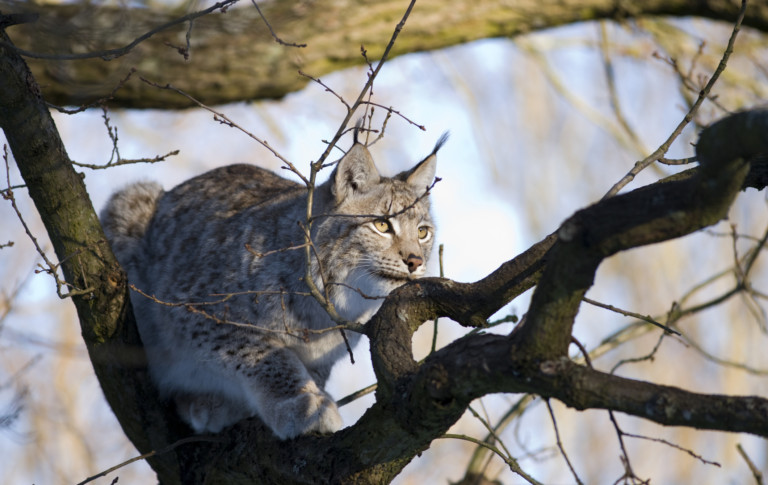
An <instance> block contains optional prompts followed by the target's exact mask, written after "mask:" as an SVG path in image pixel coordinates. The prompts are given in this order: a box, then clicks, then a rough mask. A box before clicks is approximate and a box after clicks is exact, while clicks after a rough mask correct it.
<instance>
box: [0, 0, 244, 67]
mask: <svg viewBox="0 0 768 485" xmlns="http://www.w3.org/2000/svg"><path fill="white" fill-rule="evenodd" d="M238 1H239V0H224V1H221V2H217V3H216V4H214V5H212V6H210V7H208V8H206V9H204V10H200V11H198V12H193V13H191V14H188V15H184V16H183V17H179V18H176V19H173V20H171V21H170V22H166V23H164V24H163V25H160V26H158V27H155V28H154V29H152V30H150V31H148V32H145V33H144V34H142V35H140V36H138V37H136V38H135V39H134V40H133V41H132V42H130V43H128V44H126V45H124V46H123V47H117V48H115V49H106V50H101V51H95V52H84V53H82V54H43V53H40V52H31V51H27V50H24V49H19V48H18V47H15V46H13V45H11V44H9V43H7V42H3V41H0V45H2V46H3V47H4V48H6V49H13V50H15V51H16V52H17V53H18V54H19V55H21V56H24V57H29V58H32V59H51V60H57V61H71V60H79V59H96V58H101V59H103V60H105V61H111V60H114V59H117V58H118V57H122V56H124V55H126V54H128V53H129V52H130V51H131V50H132V49H133V48H134V47H136V46H137V45H139V44H141V43H142V42H144V41H145V40H147V39H149V38H150V37H152V36H153V35H155V34H157V33H158V32H162V31H163V30H167V29H169V28H171V27H174V26H176V25H179V24H183V23H184V22H191V21H192V20H195V19H197V18H199V17H202V16H204V15H208V14H209V13H211V12H215V11H216V10H226V9H227V7H229V6H230V5H233V4H235V3H237V2H238Z"/></svg>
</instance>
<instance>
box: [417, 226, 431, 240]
mask: <svg viewBox="0 0 768 485" xmlns="http://www.w3.org/2000/svg"><path fill="white" fill-rule="evenodd" d="M427 236H429V228H428V227H426V226H421V227H420V228H419V239H426V238H427Z"/></svg>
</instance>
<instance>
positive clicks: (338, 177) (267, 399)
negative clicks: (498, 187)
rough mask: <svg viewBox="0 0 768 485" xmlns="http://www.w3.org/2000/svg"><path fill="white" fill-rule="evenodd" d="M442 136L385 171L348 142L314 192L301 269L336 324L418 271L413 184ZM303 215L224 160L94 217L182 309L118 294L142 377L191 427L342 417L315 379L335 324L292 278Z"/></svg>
mask: <svg viewBox="0 0 768 485" xmlns="http://www.w3.org/2000/svg"><path fill="white" fill-rule="evenodd" d="M446 139H447V134H445V135H443V136H442V137H441V138H440V139H439V140H438V142H437V144H436V145H435V148H434V150H433V151H432V153H431V154H430V155H429V156H427V157H426V158H425V159H424V160H422V161H421V162H419V163H418V164H416V166H414V167H413V168H412V169H410V170H407V171H405V172H402V173H400V174H398V175H396V176H394V177H391V178H389V177H382V176H381V175H379V172H378V170H377V169H376V166H375V165H374V163H373V159H372V157H371V155H370V153H369V151H368V149H367V148H366V147H365V146H364V145H362V144H361V143H359V142H358V141H357V136H355V142H354V144H353V146H352V148H350V149H349V151H348V152H347V153H346V155H344V156H343V157H342V158H341V160H339V161H338V163H337V165H336V168H335V169H334V171H333V173H332V174H331V176H330V178H329V180H328V181H327V182H325V183H323V184H322V185H319V186H318V187H317V188H316V191H315V195H314V203H313V207H312V214H313V216H314V220H313V224H312V232H311V239H312V243H313V246H314V250H313V253H312V254H313V259H312V261H311V274H312V278H313V280H314V283H315V284H316V285H317V287H318V288H319V289H320V290H321V291H323V292H325V293H326V294H327V295H328V296H329V297H330V300H331V302H332V303H333V305H334V306H335V308H336V310H337V311H338V312H339V314H340V315H341V316H342V317H344V318H345V319H347V320H349V321H356V322H360V323H363V322H365V321H367V320H368V319H369V318H370V317H371V316H372V315H373V314H374V313H375V312H376V311H377V310H378V308H379V306H380V305H381V302H382V298H383V297H384V296H386V295H387V294H388V293H389V292H390V291H392V290H393V289H394V288H396V287H398V286H400V285H402V284H403V283H405V282H407V281H409V280H412V279H415V278H419V277H421V276H423V275H424V272H425V268H426V264H427V259H428V258H429V255H430V252H431V249H432V242H433V240H434V231H435V226H434V223H433V222H432V217H431V215H430V207H429V198H428V197H427V188H428V187H429V186H431V185H432V183H433V181H434V178H435V165H436V155H437V151H438V149H439V148H440V147H441V146H442V144H443V143H444V142H445V141H446ZM306 210H307V190H306V187H304V186H303V185H299V184H297V183H295V182H292V181H289V180H286V179H284V178H282V177H279V176H277V175H275V174H274V173H272V172H269V171H267V170H264V169H261V168H258V167H254V166H251V165H230V166H227V167H222V168H217V169H214V170H211V171H210V172H207V173H205V174H202V175H200V176H197V177H195V178H193V179H191V180H188V181H186V182H184V183H182V184H181V185H179V186H177V187H175V188H174V189H172V190H170V191H168V192H165V191H164V190H163V189H162V187H161V186H160V185H159V184H157V183H154V182H141V183H135V184H133V185H130V186H128V187H126V188H125V189H123V190H121V191H119V192H117V193H115V194H114V195H113V196H112V198H111V199H110V201H109V203H108V204H107V206H106V208H105V209H104V210H103V211H102V214H101V221H102V224H103V226H104V230H105V232H106V234H107V238H108V239H109V242H110V244H111V245H112V249H113V250H114V252H115V255H116V256H117V259H118V261H119V262H120V264H121V265H122V266H123V268H125V270H126V271H127V273H128V279H129V281H130V282H131V283H132V284H134V285H135V286H136V287H137V288H139V289H140V290H142V292H144V293H145V294H146V295H153V296H154V298H155V299H156V300H159V301H162V302H172V303H184V304H185V305H176V306H169V305H163V304H160V303H158V302H157V301H153V299H151V298H148V297H147V296H143V295H141V294H140V293H137V292H131V302H132V303H133V308H134V312H135V315H136V321H137V324H138V326H139V331H140V334H141V338H142V340H143V342H144V347H145V349H146V352H147V357H148V360H149V370H150V374H151V376H152V378H153V380H154V382H155V384H156V385H157V387H158V389H159V390H160V392H161V393H162V394H163V395H164V396H166V397H168V398H169V399H172V400H173V401H174V402H175V404H176V407H177V410H178V413H179V415H180V416H181V418H182V419H183V420H184V421H185V422H187V423H188V424H189V425H190V426H191V427H192V428H193V429H194V431H196V432H198V433H202V432H218V431H220V430H221V429H222V428H224V427H226V426H229V425H231V424H234V423H236V422H238V421H240V420H242V419H244V418H247V417H251V416H258V417H259V418H260V419H261V420H262V421H263V422H264V423H266V425H267V426H269V428H270V429H272V431H273V432H274V433H275V435H277V436H278V437H279V438H281V439H287V438H292V437H294V436H297V435H300V434H304V433H309V432H321V433H330V432H334V431H336V430H338V429H339V428H340V427H341V425H342V422H341V417H340V416H339V412H338V409H337V407H336V404H335V402H334V400H333V399H332V398H331V396H330V395H328V394H327V393H326V392H325V390H324V389H323V387H324V386H325V382H326V380H327V379H328V375H329V374H330V372H331V367H332V366H333V364H334V363H335V362H336V361H337V360H339V359H340V358H341V357H343V356H344V355H345V354H346V350H345V343H344V339H343V336H342V334H341V332H340V331H338V330H334V331H326V332H322V331H321V330H323V329H326V328H328V327H331V326H334V325H335V324H334V323H333V321H332V320H331V319H330V318H329V317H328V315H327V313H326V312H325V310H323V308H322V307H321V306H320V305H319V304H318V303H317V301H315V300H314V298H312V297H311V296H309V295H308V293H307V287H306V284H305V283H304V281H303V280H302V276H303V275H304V274H305V268H306V264H307V263H306V256H305V252H304V250H303V248H300V249H296V247H297V246H298V247H301V246H302V245H303V244H304V233H303V230H302V227H301V223H303V222H304V221H305V218H306ZM306 330H309V332H307V331H306ZM318 331H319V332H318ZM347 337H348V339H349V342H350V344H351V345H354V344H355V343H356V342H357V341H358V339H359V335H357V334H353V333H352V332H347Z"/></svg>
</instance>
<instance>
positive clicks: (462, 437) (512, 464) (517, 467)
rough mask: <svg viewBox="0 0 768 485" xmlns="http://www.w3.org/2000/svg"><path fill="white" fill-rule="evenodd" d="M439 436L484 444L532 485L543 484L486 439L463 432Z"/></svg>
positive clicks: (484, 446) (479, 444) (483, 445)
mask: <svg viewBox="0 0 768 485" xmlns="http://www.w3.org/2000/svg"><path fill="white" fill-rule="evenodd" d="M438 438H442V439H453V440H463V441H469V442H470V443H474V444H476V445H478V446H482V447H483V448H486V449H488V450H490V451H492V452H493V453H495V454H496V455H497V456H498V457H499V458H501V459H502V460H504V463H506V464H507V466H508V467H509V469H510V470H512V471H513V472H514V473H517V474H518V475H520V476H521V477H522V478H523V479H524V480H525V481H527V482H528V483H530V484H532V485H541V482H539V481H537V480H536V479H535V478H533V477H531V476H530V475H528V474H527V473H525V472H524V471H523V470H522V469H521V468H520V465H518V464H517V461H516V460H515V459H514V458H512V457H510V456H505V455H504V453H502V452H501V450H499V449H498V448H496V447H495V446H493V445H491V444H490V443H487V442H485V441H480V440H479V439H477V438H473V437H471V436H467V435H463V434H452V433H446V434H444V435H443V436H439V437H438Z"/></svg>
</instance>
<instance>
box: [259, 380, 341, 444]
mask: <svg viewBox="0 0 768 485" xmlns="http://www.w3.org/2000/svg"><path fill="white" fill-rule="evenodd" d="M274 418H275V419H274V421H273V423H272V425H271V426H270V427H271V428H272V431H274V433H275V434H276V435H277V437H278V438H280V439H282V440H285V439H288V438H293V437H295V436H298V435H300V434H306V433H310V432H313V431H316V432H320V433H333V432H335V431H338V430H339V428H341V425H342V421H341V415H339V410H338V408H337V407H336V403H335V402H334V401H333V399H331V398H330V396H328V395H327V394H325V393H323V392H322V391H320V390H319V389H318V390H316V391H315V392H303V393H301V394H300V395H298V396H296V397H293V398H291V399H288V400H285V401H282V402H281V403H279V404H278V405H277V406H275V409H274Z"/></svg>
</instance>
